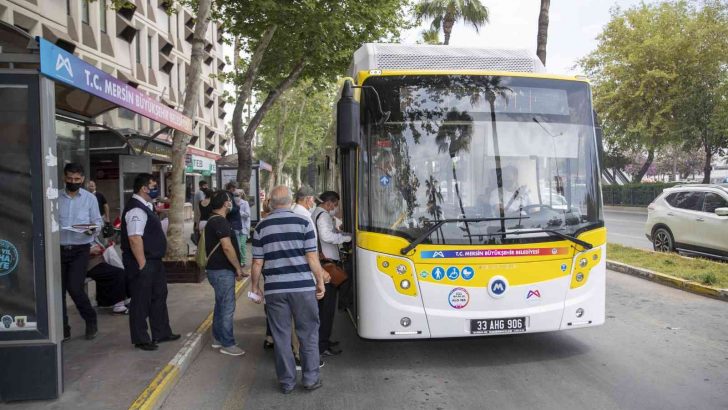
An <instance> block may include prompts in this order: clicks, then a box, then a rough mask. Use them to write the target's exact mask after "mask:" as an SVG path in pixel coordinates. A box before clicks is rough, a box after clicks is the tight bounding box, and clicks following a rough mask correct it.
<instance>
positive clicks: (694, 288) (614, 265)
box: [607, 260, 728, 302]
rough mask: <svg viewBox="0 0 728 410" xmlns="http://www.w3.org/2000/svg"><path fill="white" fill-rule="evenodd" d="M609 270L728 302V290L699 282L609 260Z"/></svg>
mask: <svg viewBox="0 0 728 410" xmlns="http://www.w3.org/2000/svg"><path fill="white" fill-rule="evenodd" d="M607 269H610V270H613V271H615V272H619V273H625V274H627V275H632V276H637V277H640V278H642V279H647V280H649V281H651V282H655V283H659V284H661V285H666V286H670V287H673V288H676V289H680V290H684V291H687V292H690V293H695V294H697V295H701V296H707V297H709V298H713V299H718V300H722V301H724V302H728V289H718V288H713V287H710V286H706V285H702V284H700V283H697V282H693V281H689V280H687V279H681V278H676V277H674V276H670V275H666V274H664V273H659V272H654V271H651V270H648V269H641V268H636V267H634V266H631V265H627V264H624V263H620V262H613V261H609V260H608V261H607Z"/></svg>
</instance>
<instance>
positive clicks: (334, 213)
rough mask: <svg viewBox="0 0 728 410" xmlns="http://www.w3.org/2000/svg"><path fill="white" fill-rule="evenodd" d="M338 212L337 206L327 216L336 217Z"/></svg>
mask: <svg viewBox="0 0 728 410" xmlns="http://www.w3.org/2000/svg"><path fill="white" fill-rule="evenodd" d="M338 212H339V207H338V206H337V207H336V208H334V209H332V210H330V211H329V215H331V216H336V214H337V213H338Z"/></svg>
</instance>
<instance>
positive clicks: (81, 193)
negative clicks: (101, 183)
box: [58, 164, 103, 340]
mask: <svg viewBox="0 0 728 410" xmlns="http://www.w3.org/2000/svg"><path fill="white" fill-rule="evenodd" d="M63 175H64V179H65V182H66V187H65V189H63V190H61V192H60V195H58V213H59V215H58V220H59V222H60V225H61V288H62V291H63V304H62V305H63V338H64V339H66V340H67V339H69V338H70V337H71V327H70V326H69V325H68V313H67V311H66V303H65V300H66V291H68V294H69V295H71V299H72V300H73V303H75V304H76V308H77V309H78V313H80V314H81V317H82V318H83V320H84V321H86V339H88V340H91V339H93V338H94V337H96V333H97V332H98V325H97V321H96V311H95V310H94V308H93V306H91V301H90V300H89V298H88V295H87V294H86V291H85V290H84V286H83V285H84V281H85V280H86V267H87V265H88V258H89V252H90V245H91V243H92V242H93V241H94V238H95V236H96V235H97V234H98V232H99V230H100V229H101V227H102V226H103V220H102V219H101V214H100V213H99V204H98V201H97V200H96V197H95V196H94V195H93V194H92V193H90V192H88V191H86V190H85V189H82V188H81V186H83V182H84V179H85V176H84V171H83V167H82V166H81V165H79V164H67V165H66V166H65V167H64V168H63Z"/></svg>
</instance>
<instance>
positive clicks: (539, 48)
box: [536, 0, 551, 65]
mask: <svg viewBox="0 0 728 410" xmlns="http://www.w3.org/2000/svg"><path fill="white" fill-rule="evenodd" d="M549 6H551V0H541V12H540V13H539V14H538V35H537V36H536V55H538V58H539V59H541V62H542V63H543V65H546V40H547V39H548V34H549Z"/></svg>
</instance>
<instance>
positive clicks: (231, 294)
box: [207, 269, 235, 347]
mask: <svg viewBox="0 0 728 410" xmlns="http://www.w3.org/2000/svg"><path fill="white" fill-rule="evenodd" d="M207 280H208V281H210V285H212V288H213V289H214V290H215V310H214V313H213V316H212V336H213V337H214V338H215V339H216V340H217V341H218V342H220V344H221V345H222V346H223V347H229V346H232V345H234V344H235V336H234V335H233V314H234V313H235V272H233V271H231V270H226V269H220V270H208V271H207Z"/></svg>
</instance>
